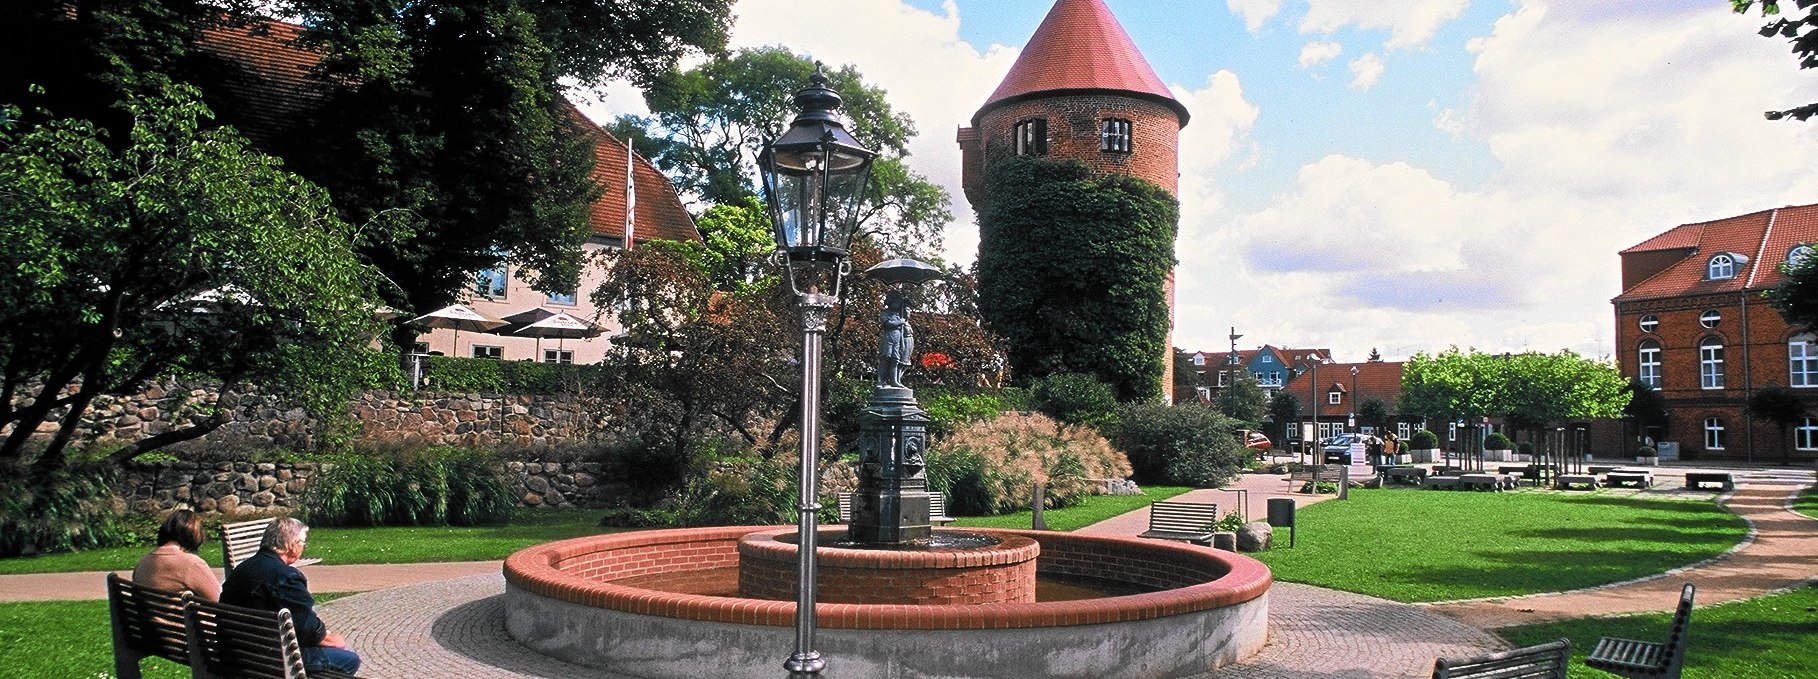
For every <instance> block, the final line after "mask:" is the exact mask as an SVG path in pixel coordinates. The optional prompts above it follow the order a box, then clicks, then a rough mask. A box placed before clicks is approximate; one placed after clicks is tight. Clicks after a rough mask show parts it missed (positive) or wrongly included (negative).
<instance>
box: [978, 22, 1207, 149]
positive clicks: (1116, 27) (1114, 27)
mask: <svg viewBox="0 0 1818 679" xmlns="http://www.w3.org/2000/svg"><path fill="white" fill-rule="evenodd" d="M1092 91H1098V92H1105V91H1111V92H1117V93H1120V94H1130V95H1135V96H1138V97H1142V98H1146V99H1152V100H1155V101H1157V102H1158V103H1161V104H1164V105H1166V106H1167V107H1169V108H1171V109H1174V112H1175V113H1176V114H1179V115H1180V124H1181V125H1182V126H1183V127H1184V126H1185V125H1186V124H1187V107H1185V106H1182V105H1181V103H1180V102H1179V101H1177V100H1175V99H1174V95H1173V94H1171V93H1169V92H1168V86H1167V85H1164V84H1162V80H1161V78H1160V77H1158V76H1156V75H1155V69H1153V68H1150V67H1149V62H1148V60H1146V59H1143V53H1142V52H1140V51H1138V50H1137V49H1136V43H1133V42H1131V41H1130V35H1129V34H1128V33H1125V32H1124V27H1123V25H1122V24H1119V23H1118V22H1117V17H1115V16H1112V14H1111V9H1110V8H1108V7H1106V6H1105V2H1104V0H1058V1H1057V2H1055V3H1054V8H1053V9H1050V10H1048V18H1046V19H1043V20H1042V25H1041V27H1039V28H1037V29H1035V35H1034V36H1033V37H1031V38H1029V44H1028V45H1026V46H1024V47H1023V53H1022V56H1019V57H1017V58H1016V65H1015V66H1011V67H1010V74H1009V75H1007V76H1004V82H1003V83H1002V84H999V85H998V86H997V91H996V92H992V93H991V98H990V99H987V100H985V105H984V106H981V107H979V110H978V113H976V114H973V116H972V120H973V124H974V125H976V124H978V119H979V118H981V117H983V116H984V115H985V113H986V112H988V111H990V110H991V109H994V108H997V107H999V106H1003V105H1005V104H1010V103H1014V102H1017V101H1021V100H1024V99H1028V98H1031V97H1034V96H1038V95H1042V94H1052V93H1056V92H1092Z"/></svg>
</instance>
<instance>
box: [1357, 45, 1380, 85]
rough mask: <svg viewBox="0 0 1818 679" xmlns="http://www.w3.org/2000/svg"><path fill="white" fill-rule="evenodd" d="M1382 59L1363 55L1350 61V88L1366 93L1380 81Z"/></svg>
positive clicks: (1373, 55) (1372, 55)
mask: <svg viewBox="0 0 1818 679" xmlns="http://www.w3.org/2000/svg"><path fill="white" fill-rule="evenodd" d="M1382 71H1383V63H1382V57H1379V56H1376V55H1375V54H1365V55H1363V56H1361V57H1358V58H1356V59H1352V60H1351V86H1352V87H1355V88H1357V89H1360V90H1365V91H1368V90H1369V89H1370V88H1372V87H1375V86H1376V81H1378V80H1381V79H1382Z"/></svg>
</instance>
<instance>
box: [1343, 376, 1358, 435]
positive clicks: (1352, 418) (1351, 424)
mask: <svg viewBox="0 0 1818 679" xmlns="http://www.w3.org/2000/svg"><path fill="white" fill-rule="evenodd" d="M1350 404H1351V414H1350V415H1349V416H1346V417H1345V426H1346V427H1348V428H1351V429H1356V428H1357V366H1351V399H1350Z"/></svg>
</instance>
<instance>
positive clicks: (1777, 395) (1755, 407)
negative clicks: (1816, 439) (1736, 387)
mask: <svg viewBox="0 0 1818 679" xmlns="http://www.w3.org/2000/svg"><path fill="white" fill-rule="evenodd" d="M1809 410H1810V409H1809V408H1808V407H1807V406H1806V404H1805V401H1804V400H1803V399H1801V398H1800V397H1799V394H1798V393H1797V392H1794V391H1793V390H1792V389H1788V388H1786V387H1766V388H1763V389H1760V390H1757V391H1756V392H1755V393H1753V394H1750V395H1749V401H1748V413H1749V416H1750V417H1753V418H1755V419H1758V420H1763V421H1766V422H1771V423H1773V425H1774V426H1775V427H1777V428H1779V429H1780V438H1782V439H1786V438H1787V436H1786V432H1787V429H1788V428H1790V427H1792V426H1793V425H1795V424H1798V423H1799V421H1800V420H1802V419H1804V418H1805V417H1806V413H1807V412H1809ZM1789 444H1790V442H1789ZM1792 455H1793V451H1792V450H1791V445H1787V446H1782V447H1781V449H1780V461H1781V463H1782V464H1790V463H1791V461H1792Z"/></svg>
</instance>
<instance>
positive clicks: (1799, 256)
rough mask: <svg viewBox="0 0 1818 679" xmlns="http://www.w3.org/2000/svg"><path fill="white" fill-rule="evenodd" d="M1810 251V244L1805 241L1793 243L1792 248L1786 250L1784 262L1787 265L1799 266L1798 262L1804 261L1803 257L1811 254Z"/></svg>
mask: <svg viewBox="0 0 1818 679" xmlns="http://www.w3.org/2000/svg"><path fill="white" fill-rule="evenodd" d="M1812 252H1813V250H1812V246H1810V245H1807V244H1805V243H1800V244H1798V245H1795V246H1793V249H1791V250H1788V251H1787V252H1786V263H1787V265H1788V266H1799V263H1800V262H1803V261H1805V258H1807V257H1810V256H1812Z"/></svg>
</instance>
